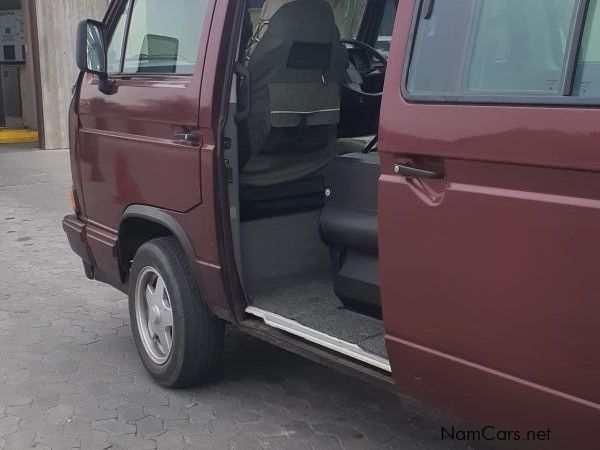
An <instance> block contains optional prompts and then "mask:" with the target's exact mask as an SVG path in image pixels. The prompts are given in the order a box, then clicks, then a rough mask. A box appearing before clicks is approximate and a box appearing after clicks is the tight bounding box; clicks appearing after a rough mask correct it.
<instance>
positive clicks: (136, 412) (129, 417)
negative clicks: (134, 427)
mask: <svg viewBox="0 0 600 450" xmlns="http://www.w3.org/2000/svg"><path fill="white" fill-rule="evenodd" d="M117 414H118V418H119V420H121V421H125V422H136V421H138V420H141V419H143V418H144V417H146V416H147V415H148V414H146V413H145V412H144V408H142V407H141V406H138V405H128V406H121V407H120V408H118V409H117Z"/></svg>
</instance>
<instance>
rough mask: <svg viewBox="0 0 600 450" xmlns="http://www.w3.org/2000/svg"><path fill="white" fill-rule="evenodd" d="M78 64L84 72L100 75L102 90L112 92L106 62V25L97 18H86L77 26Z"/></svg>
mask: <svg viewBox="0 0 600 450" xmlns="http://www.w3.org/2000/svg"><path fill="white" fill-rule="evenodd" d="M77 66H78V67H79V69H80V70H82V71H84V72H89V73H93V74H95V75H97V76H98V79H99V81H100V86H99V88H100V90H101V91H102V92H104V93H106V94H108V93H110V90H111V83H110V82H109V80H108V74H107V67H106V66H107V64H106V39H105V35H104V25H103V24H102V23H101V22H97V21H95V20H84V21H82V22H80V23H79V26H78V27H77Z"/></svg>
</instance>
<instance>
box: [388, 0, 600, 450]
mask: <svg viewBox="0 0 600 450" xmlns="http://www.w3.org/2000/svg"><path fill="white" fill-rule="evenodd" d="M415 3H420V2H419V1H404V2H401V5H400V9H399V14H398V19H397V23H396V30H395V37H394V41H393V43H392V49H391V52H390V63H389V70H388V76H387V80H386V87H385V94H384V102H383V103H384V104H383V109H382V114H381V117H382V120H381V146H380V152H381V161H382V172H383V175H382V177H381V180H380V200H379V202H380V203H379V213H380V264H381V286H382V298H383V309H384V318H385V328H386V333H387V346H388V352H389V355H390V361H391V365H392V368H393V371H394V375H395V378H396V381H397V384H398V385H399V387H400V388H401V389H402V390H404V391H405V392H407V393H409V394H412V395H414V396H416V397H420V398H422V399H425V400H428V401H431V402H433V403H436V404H438V405H441V406H443V407H444V408H445V409H446V410H449V411H450V412H451V413H454V414H457V415H460V416H464V417H467V418H471V419H474V420H476V421H478V422H480V423H483V424H485V425H487V424H492V425H504V426H510V427H517V428H515V429H519V430H521V436H522V439H525V437H526V436H527V432H528V431H544V430H545V431H546V432H548V433H550V434H549V435H548V436H547V437H548V438H549V439H550V440H552V441H553V443H554V444H557V443H558V442H561V443H564V442H568V441H569V439H570V445H571V448H588V447H585V446H583V445H584V444H583V443H584V442H587V441H585V439H586V438H588V437H589V436H590V434H591V431H592V430H593V429H594V426H593V424H594V423H595V424H596V425H597V424H598V423H600V385H599V384H598V377H599V375H600V359H599V358H598V354H599V351H600V331H599V330H600V328H599V327H598V320H599V318H600V301H599V299H598V292H600V277H599V276H598V262H597V260H598V255H600V239H599V238H598V230H600V156H599V154H598V150H599V143H598V124H599V123H600V111H599V110H598V109H597V107H596V106H595V105H594V102H595V103H596V104H598V103H600V102H598V101H597V94H598V93H599V92H598V91H596V94H593V93H592V92H591V91H592V89H591V86H593V85H594V84H593V81H592V80H586V79H585V77H586V76H590V73H589V72H588V73H587V74H586V72H585V71H582V67H584V65H585V55H586V54H587V53H586V51H587V50H586V47H585V46H586V45H587V44H586V39H587V38H586V37H585V36H588V35H591V34H593V33H592V32H589V33H587V34H586V33H582V29H583V28H586V29H589V28H590V27H594V26H598V25H596V24H597V21H596V20H597V19H596V18H597V14H596V13H593V14H592V11H596V10H597V9H596V10H595V9H589V10H587V11H586V10H585V7H586V5H587V3H588V2H577V1H571V2H555V1H546V0H544V1H537V0H536V1H531V2H495V1H485V0H457V1H455V0H453V1H444V0H438V1H436V2H435V3H434V2H428V1H425V2H423V5H424V6H423V11H421V12H419V11H420V9H417V12H416V13H415V14H414V15H413V8H420V6H419V5H415ZM567 3H568V5H567ZM595 3H596V2H591V3H590V8H595ZM550 4H552V8H549V6H550ZM559 4H560V5H559ZM558 6H561V8H558ZM513 7H514V8H516V9H514V10H513V9H511V8H513ZM547 7H548V8H547ZM586 13H587V16H586ZM586 17H587V21H586ZM413 24H414V27H415V28H414V35H415V42H414V44H411V45H409V46H408V48H411V49H412V62H411V63H410V68H408V67H405V60H406V61H409V58H406V56H407V55H406V54H405V49H406V43H407V42H408V41H409V40H410V37H409V36H411V33H412V30H413ZM531 30H533V32H531ZM507 31H508V33H507ZM569 33H574V34H573V35H571V36H569ZM579 33H581V34H579ZM582 35H583V36H584V38H583V42H582V46H583V47H582V52H581V53H582V58H583V59H582V61H584V62H581V63H580V64H579V65H576V67H575V72H582V73H580V74H579V75H577V74H575V75H573V74H572V72H573V70H572V68H571V70H567V68H566V67H564V66H563V64H569V62H570V63H575V62H576V58H575V57H574V56H573V55H571V52H572V51H573V49H575V50H576V49H577V48H578V42H579V41H580V40H581V36H582ZM525 36H527V38H525ZM561 36H563V37H562V38H561ZM564 36H569V39H568V40H567V41H566V42H565V40H564ZM509 37H510V39H509ZM502 39H504V40H505V41H502ZM561 42H562V43H561ZM517 44H518V48H516V47H515V46H517ZM513 59H514V60H513ZM517 59H522V61H518V60H517ZM527 61H528V62H527ZM526 62H527V63H526ZM406 64H409V63H408V62H407V63H406ZM569 76H571V77H572V78H571V79H570V81H569V80H568V79H567V80H565V77H569ZM573 77H574V78H573ZM405 78H406V80H405ZM570 82H572V86H573V88H572V89H570V90H569V88H570V87H571V86H570V85H569V83H570ZM595 82H596V83H598V80H597V79H596V80H595ZM583 83H588V84H587V85H586V86H584V85H583ZM401 86H402V92H401ZM564 88H566V91H563V89H564ZM593 95H596V100H594V99H593V98H591V97H592V96H593ZM582 104H584V105H586V106H585V107H582ZM558 105H562V106H558ZM529 437H531V436H529ZM537 439H539V440H544V436H542V435H540V437H539V438H537ZM529 440H532V439H529ZM533 440H535V439H533ZM576 442H581V446H580V445H577V444H575V443H576ZM562 448H568V447H565V446H563V447H562Z"/></svg>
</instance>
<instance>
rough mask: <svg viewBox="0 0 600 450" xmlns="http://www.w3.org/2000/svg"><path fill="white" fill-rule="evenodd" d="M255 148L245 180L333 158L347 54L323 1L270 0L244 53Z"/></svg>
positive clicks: (289, 178)
mask: <svg viewBox="0 0 600 450" xmlns="http://www.w3.org/2000/svg"><path fill="white" fill-rule="evenodd" d="M245 56H246V64H247V66H248V70H249V72H250V99H251V103H250V104H251V112H250V117H249V118H248V121H247V130H248V140H249V142H248V143H247V146H248V147H249V150H250V155H249V158H248V159H247V162H246V163H245V164H244V163H243V162H242V164H243V166H242V172H241V182H242V184H243V185H249V186H273V185H277V184H282V183H289V182H293V181H295V180H300V179H302V178H305V177H307V176H312V175H314V174H315V173H317V172H319V171H320V170H322V169H323V168H324V167H325V165H326V164H327V163H328V162H329V161H331V159H332V158H333V157H334V156H335V140H336V129H337V124H338V122H339V117H340V87H341V83H342V80H343V78H344V74H345V70H346V66H347V51H346V48H345V47H344V46H343V45H342V44H341V42H340V32H339V30H338V28H337V25H336V23H335V18H334V15H333V10H332V8H331V6H330V4H329V3H328V2H327V1H325V0H267V1H266V2H265V4H264V6H263V10H262V16H261V21H260V23H259V24H258V26H257V30H256V31H255V34H254V36H253V38H252V39H251V42H250V44H249V46H248V49H247V51H246V55H245Z"/></svg>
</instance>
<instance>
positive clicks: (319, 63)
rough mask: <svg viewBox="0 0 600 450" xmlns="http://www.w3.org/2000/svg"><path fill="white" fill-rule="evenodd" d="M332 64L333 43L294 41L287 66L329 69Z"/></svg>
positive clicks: (291, 67)
mask: <svg viewBox="0 0 600 450" xmlns="http://www.w3.org/2000/svg"><path fill="white" fill-rule="evenodd" d="M330 65H331V44H315V43H311V42H298V41H296V42H294V44H293V45H292V49H291V50H290V55H289V56H288V61H287V66H288V68H290V69H304V70H323V71H325V70H327V69H329V66H330Z"/></svg>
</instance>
